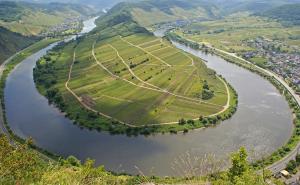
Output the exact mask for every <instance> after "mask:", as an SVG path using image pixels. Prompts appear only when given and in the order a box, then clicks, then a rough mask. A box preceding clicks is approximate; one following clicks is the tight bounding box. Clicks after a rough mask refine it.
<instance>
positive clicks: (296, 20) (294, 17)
mask: <svg viewBox="0 0 300 185" xmlns="http://www.w3.org/2000/svg"><path fill="white" fill-rule="evenodd" d="M259 15H261V16H265V17H269V18H272V19H276V20H278V21H281V22H283V23H284V24H292V25H300V3H297V4H288V5H283V6H280V7H277V8H273V9H271V10H268V11H266V12H264V13H261V14H259Z"/></svg>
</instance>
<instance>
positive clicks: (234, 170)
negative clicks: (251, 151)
mask: <svg viewBox="0 0 300 185" xmlns="http://www.w3.org/2000/svg"><path fill="white" fill-rule="evenodd" d="M247 157H248V154H247V152H246V149H245V148H244V147H242V148H240V150H239V152H237V153H233V154H232V155H231V161H232V167H231V168H230V169H229V176H230V178H231V179H234V178H235V177H240V176H242V175H244V173H246V172H247V171H248V170H249V164H248V161H247Z"/></svg>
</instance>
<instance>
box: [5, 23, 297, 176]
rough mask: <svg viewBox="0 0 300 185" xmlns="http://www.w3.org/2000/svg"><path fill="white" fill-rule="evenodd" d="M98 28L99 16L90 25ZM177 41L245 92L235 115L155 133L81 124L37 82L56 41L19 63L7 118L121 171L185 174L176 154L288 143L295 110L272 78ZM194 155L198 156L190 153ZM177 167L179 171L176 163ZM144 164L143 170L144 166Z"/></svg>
mask: <svg viewBox="0 0 300 185" xmlns="http://www.w3.org/2000/svg"><path fill="white" fill-rule="evenodd" d="M86 26H90V29H86V30H87V31H90V30H91V29H92V28H93V27H94V24H93V20H91V21H89V22H85V27H86ZM174 45H175V46H177V47H178V48H181V49H185V50H186V51H188V52H190V53H193V54H195V55H197V56H199V57H201V58H203V59H205V60H207V65H208V66H209V67H210V68H212V69H214V70H215V71H216V72H217V73H218V74H221V75H222V76H223V77H225V79H226V80H227V81H228V82H229V83H230V84H231V85H232V86H233V87H234V89H236V91H237V92H238V94H239V105H238V106H239V107H238V110H237V112H236V113H235V114H234V116H233V117H232V118H231V119H230V120H227V121H224V122H222V123H221V124H220V125H218V126H217V127H215V128H207V129H202V130H195V131H190V132H189V133H188V134H178V135H170V134H164V135H161V134H157V135H155V136H149V137H144V136H139V137H132V138H130V137H126V136H111V135H109V134H108V133H106V132H101V133H99V132H97V131H90V130H87V129H80V128H79V127H77V126H75V125H73V124H72V121H70V120H68V119H67V118H65V117H64V115H63V114H61V113H60V111H59V110H57V109H56V108H55V107H53V106H50V105H48V101H47V99H46V98H45V97H43V96H41V95H40V94H39V93H38V91H37V90H36V88H35V85H34V82H33V68H34V66H35V64H36V61H37V60H38V58H40V57H41V56H43V55H44V54H45V53H46V51H48V50H49V49H51V48H52V47H53V46H49V47H47V48H44V49H42V50H41V51H39V52H37V53H35V54H34V55H32V56H30V57H29V58H27V59H25V60H24V61H23V62H22V63H21V64H19V65H18V66H17V67H16V68H15V70H14V71H13V72H12V73H11V74H10V75H9V77H8V79H7V83H6V88H5V103H6V112H7V119H8V122H9V125H10V127H11V129H12V130H13V131H14V132H15V134H17V135H18V136H20V137H23V138H28V137H32V138H33V139H34V140H35V143H36V144H37V145H38V146H39V147H41V148H44V149H46V150H48V151H50V152H53V153H56V154H59V155H62V156H69V155H74V156H76V157H78V158H79V159H81V160H84V159H86V158H88V157H89V158H93V159H95V160H96V163H97V164H101V165H105V167H106V169H108V170H113V171H116V172H127V173H134V174H136V173H139V170H140V171H142V172H143V173H144V174H146V175H153V174H154V175H159V176H165V175H182V174H178V173H177V172H178V171H179V169H178V168H177V166H176V165H175V159H176V158H178V157H180V156H186V153H189V155H190V156H197V157H203V156H204V155H205V154H215V155H216V156H227V155H228V154H229V153H231V152H232V151H235V150H237V149H238V148H239V147H240V146H246V147H247V148H248V149H249V150H253V151H255V153H257V154H259V155H262V154H270V153H271V152H272V151H274V150H276V149H277V148H279V147H280V146H282V145H283V144H284V143H285V142H287V140H288V139H289V137H290V136H291V132H292V129H293V125H292V114H291V112H290V109H289V107H288V104H287V102H286V101H285V99H284V98H283V97H282V96H281V95H280V93H279V92H278V91H277V90H276V88H275V87H273V86H272V85H271V84H270V83H269V82H268V81H267V80H265V79H263V78H261V77H260V76H258V75H257V74H254V73H251V72H249V71H247V70H245V69H243V68H240V67H238V66H236V65H234V64H231V63H228V62H225V61H224V60H223V59H221V58H220V57H217V56H212V55H206V54H204V53H202V52H201V51H195V50H192V49H190V48H187V47H185V46H183V45H180V44H177V43H174ZM190 158H193V157H190ZM174 165H175V168H177V170H173V169H172V167H174ZM138 169H139V170H138Z"/></svg>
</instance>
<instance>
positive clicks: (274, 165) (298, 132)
mask: <svg viewBox="0 0 300 185" xmlns="http://www.w3.org/2000/svg"><path fill="white" fill-rule="evenodd" d="M168 38H170V39H175V40H177V41H179V42H180V43H182V44H185V45H187V46H190V47H192V48H194V49H200V50H201V49H202V50H204V51H205V52H208V53H213V54H216V55H218V56H220V57H222V58H224V59H225V60H226V61H228V62H231V63H234V64H236V65H238V66H240V67H243V68H245V69H248V70H250V71H251V72H255V73H257V74H259V75H260V76H262V77H264V78H265V79H267V80H268V81H269V82H271V83H272V84H273V85H274V86H275V87H276V88H277V89H278V90H279V91H280V92H283V95H284V97H285V98H286V100H287V102H288V103H289V106H290V108H291V110H292V111H293V113H294V115H295V116H294V121H293V122H294V126H295V129H294V131H293V134H292V136H291V138H290V139H289V141H288V142H287V143H286V144H285V145H284V146H282V147H281V148H279V149H278V150H277V151H276V152H274V153H272V154H271V155H270V156H268V157H265V158H263V160H259V161H257V162H255V163H254V164H253V166H254V167H255V168H258V169H260V168H264V167H268V169H270V170H271V171H273V172H274V173H277V172H278V171H280V170H282V169H284V168H285V165H286V164H287V163H288V162H289V160H290V159H292V158H294V157H295V155H296V153H297V152H296V151H297V150H298V149H299V146H300V144H299V141H300V108H299V103H300V102H299V101H298V99H297V97H295V96H297V95H296V94H292V93H291V90H290V89H287V87H286V86H288V85H287V84H284V82H283V81H282V80H280V77H279V79H278V77H276V76H275V75H274V74H272V73H271V72H268V71H266V70H265V69H262V68H261V67H259V66H256V65H255V64H252V63H251V62H247V61H245V60H244V59H240V58H239V57H237V56H235V55H232V54H231V55H230V54H228V53H227V52H224V51H222V50H219V49H216V48H213V47H211V46H207V45H205V44H199V43H197V42H194V41H192V40H188V39H185V38H182V37H180V36H178V35H177V34H175V33H171V35H170V34H169V35H168ZM298 98H299V97H298ZM281 163H283V164H281Z"/></svg>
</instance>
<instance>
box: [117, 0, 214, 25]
mask: <svg viewBox="0 0 300 185" xmlns="http://www.w3.org/2000/svg"><path fill="white" fill-rule="evenodd" d="M118 9H119V10H120V9H123V10H124V11H125V9H126V12H128V13H130V14H131V15H132V18H133V19H134V20H135V21H137V22H138V23H139V24H140V25H142V26H149V25H153V24H156V23H162V22H169V21H175V20H183V19H190V18H203V19H211V18H216V17H218V15H219V10H218V8H217V7H216V6H215V5H214V4H212V3H210V2H208V1H206V0H146V1H139V2H135V3H133V2H123V3H120V4H118V5H116V6H115V7H113V10H112V11H117V10H118Z"/></svg>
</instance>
